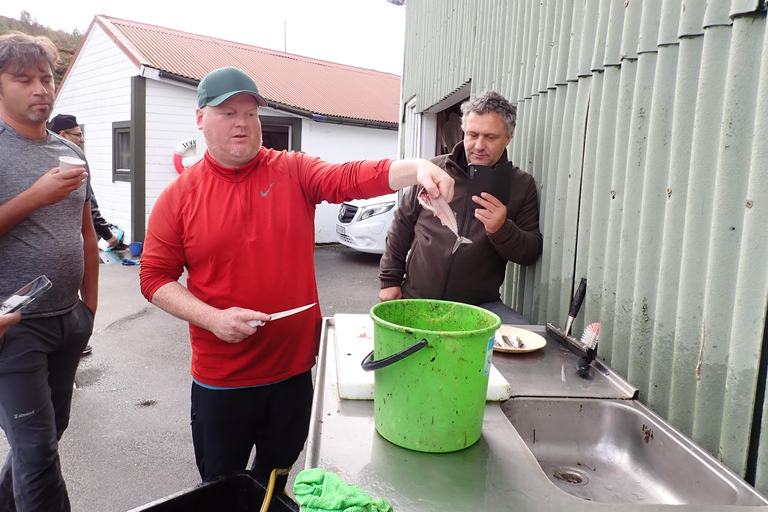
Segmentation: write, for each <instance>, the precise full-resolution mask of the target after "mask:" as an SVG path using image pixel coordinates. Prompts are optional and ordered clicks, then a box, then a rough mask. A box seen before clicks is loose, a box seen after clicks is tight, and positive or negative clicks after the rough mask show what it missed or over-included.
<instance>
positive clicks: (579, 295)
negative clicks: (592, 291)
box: [568, 277, 587, 318]
mask: <svg viewBox="0 0 768 512" xmlns="http://www.w3.org/2000/svg"><path fill="white" fill-rule="evenodd" d="M586 294H587V278H586V277H582V278H581V283H580V284H579V288H578V289H577V290H576V294H575V295H574V296H573V300H572V301H571V309H570V310H569V311H568V316H569V317H571V318H576V315H578V314H579V310H580V309H581V304H582V303H583V302H584V296H585V295H586Z"/></svg>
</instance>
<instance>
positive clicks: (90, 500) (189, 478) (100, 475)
mask: <svg viewBox="0 0 768 512" xmlns="http://www.w3.org/2000/svg"><path fill="white" fill-rule="evenodd" d="M126 257H129V258H130V255H127V256H126ZM378 265H379V256H376V255H369V254H364V253H360V252H357V251H355V250H353V249H349V248H347V247H344V246H340V245H324V246H318V247H317V248H316V251H315V272H316V275H317V284H318V290H319V295H320V309H321V312H322V315H323V317H332V316H333V315H334V314H337V313H368V312H369V310H370V308H371V307H372V306H373V305H374V304H376V303H377V302H378V290H379V282H378V278H377V275H378ZM90 344H91V345H92V347H93V352H92V353H91V354H90V355H87V356H84V357H83V359H82V360H81V363H80V367H79V369H78V372H77V376H76V378H75V384H76V389H75V391H74V398H73V404H72V414H71V421H70V426H69V428H68V429H67V431H66V432H65V434H64V437H63V438H62V440H61V442H60V444H59V453H60V456H61V465H62V473H63V474H64V479H65V481H66V483H67V488H68V490H69V495H70V501H71V503H72V510H73V511H75V512H112V511H114V512H124V511H127V510H131V509H133V508H136V507H139V506H141V505H144V504H147V503H150V502H152V501H155V500H158V499H162V498H164V497H166V496H169V495H171V494H173V493H177V492H180V491H184V490H186V489H188V488H191V487H193V486H195V485H197V484H199V483H200V476H199V474H198V472H197V467H196V466H195V458H194V452H193V449H192V435H191V430H190V426H189V393H190V388H191V385H192V380H191V377H190V374H189V365H190V357H191V349H190V344H189V331H188V325H187V324H186V323H185V322H183V321H181V320H179V319H177V318H174V317H172V316H170V315H168V314H167V313H165V312H164V311H162V310H160V309H158V308H157V307H155V306H153V305H152V304H150V303H148V302H147V301H146V300H145V299H144V297H143V296H142V295H141V293H140V291H139V266H126V265H120V264H109V265H107V264H103V265H101V266H100V275H99V309H98V311H97V315H96V321H95V327H94V334H93V336H92V337H91V342H90ZM7 452H8V445H7V443H6V441H5V436H4V435H2V434H0V456H1V457H2V459H3V460H4V459H5V456H6V455H7ZM303 467H304V457H303V455H302V457H301V458H300V459H299V461H297V463H296V464H295V465H294V469H293V471H292V472H291V475H290V478H289V483H288V489H289V490H292V489H293V480H294V479H295V476H296V474H297V473H298V472H299V471H301V470H302V469H303Z"/></svg>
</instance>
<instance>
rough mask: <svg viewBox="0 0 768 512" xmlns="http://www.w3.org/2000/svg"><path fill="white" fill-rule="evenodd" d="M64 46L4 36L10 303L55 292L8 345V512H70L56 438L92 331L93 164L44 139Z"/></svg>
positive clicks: (4, 287)
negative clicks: (23, 292) (74, 163)
mask: <svg viewBox="0 0 768 512" xmlns="http://www.w3.org/2000/svg"><path fill="white" fill-rule="evenodd" d="M57 60H58V53H57V51H56V47H55V45H53V43H51V41H50V40H48V39H47V38H44V37H31V36H27V35H23V34H8V35H4V36H0V155H2V158H0V183H2V186H0V297H6V296H9V295H11V294H13V293H14V292H15V291H16V290H18V289H19V288H21V287H22V286H24V285H25V284H26V283H28V282H29V281H32V280H33V279H34V278H36V277H37V276H39V275H41V274H44V275H46V276H47V277H48V279H50V280H51V282H52V283H53V286H52V288H51V289H50V290H49V291H47V292H46V293H44V294H43V295H41V296H40V297H38V298H37V299H36V300H35V301H34V302H32V303H31V304H29V305H28V306H26V307H25V308H24V309H22V314H21V321H20V322H19V323H17V324H15V325H11V326H10V327H8V330H7V332H5V333H4V334H3V335H2V337H0V427H2V428H3V430H4V431H5V434H6V437H7V439H8V444H9V445H10V453H9V454H8V458H7V459H6V461H5V465H4V466H3V468H2V470H0V510H16V511H19V512H20V511H38V510H46V511H69V510H70V505H69V497H68V496H67V490H66V485H65V484H64V480H63V478H62V476H61V469H60V462H59V454H58V440H59V439H60V438H61V436H62V434H63V433H64V430H65V429H66V428H67V424H68V423H69V411H70V406H71V403H72V391H73V383H74V379H75V372H76V371H77V364H78V362H79V360H80V355H81V354H82V351H83V348H85V346H86V344H87V343H88V339H89V338H90V336H91V332H92V330H93V318H94V314H95V312H96V306H97V298H98V268H99V253H98V246H97V244H96V233H95V232H94V229H93V222H92V221H91V210H90V184H89V183H88V180H89V178H88V173H87V171H86V168H87V164H86V165H85V166H84V167H76V168H74V169H70V170H66V171H60V170H59V157H62V156H69V157H74V158H79V159H81V160H83V161H84V160H85V155H83V153H82V152H81V151H80V149H78V148H77V147H76V146H75V145H74V144H72V143H70V142H69V141H65V140H64V139H62V138H61V137H59V136H57V135H53V134H51V133H50V132H48V131H47V130H46V129H45V122H46V120H47V119H48V116H50V114H51V109H52V107H53V98H54V89H55V87H54V81H53V69H54V67H55V63H56V61H57Z"/></svg>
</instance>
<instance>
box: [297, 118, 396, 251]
mask: <svg viewBox="0 0 768 512" xmlns="http://www.w3.org/2000/svg"><path fill="white" fill-rule="evenodd" d="M397 139H398V135H397V131H395V130H379V129H374V128H362V127H358V126H350V125H339V124H331V123H318V122H316V121H312V120H310V119H305V120H304V122H303V123H302V148H301V149H302V151H303V152H305V153H307V154H309V155H312V156H317V157H319V158H321V159H323V160H326V161H328V162H334V163H342V162H350V161H353V160H376V159H380V158H397ZM338 214H339V205H336V204H329V203H327V202H325V201H324V202H323V203H322V204H320V205H318V206H317V210H316V214H315V242H317V243H329V242H337V239H336V217H337V215H338Z"/></svg>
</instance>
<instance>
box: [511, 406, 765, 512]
mask: <svg viewBox="0 0 768 512" xmlns="http://www.w3.org/2000/svg"><path fill="white" fill-rule="evenodd" d="M501 407H502V409H503V410H504V413H505V414H506V416H507V418H509V420H510V421H511V422H512V425H513V426H514V427H515V429H516V430H517V432H518V433H519V434H520V436H521V437H522V438H523V440H524V441H525V443H526V444H527V446H528V448H529V449H530V450H531V452H532V453H533V455H534V457H535V458H536V460H537V461H538V462H539V465H540V466H541V469H542V470H543V471H544V473H546V475H547V476H548V477H549V479H550V480H551V481H552V482H553V483H554V484H555V485H556V486H557V487H559V488H560V489H562V490H563V491H565V492H567V493H569V494H572V495H573V496H577V497H579V498H583V499H585V500H591V501H596V502H603V503H653V504H661V503H664V504H701V505H704V504H706V505H756V506H761V505H762V506H768V500H766V499H765V498H764V497H763V496H761V495H760V494H759V493H758V492H757V491H755V489H754V488H753V487H751V486H750V485H749V484H747V483H746V482H745V481H744V480H742V479H741V478H740V477H739V476H738V475H736V474H735V473H733V472H732V471H731V470H730V469H728V468H727V467H725V466H724V465H723V464H721V463H720V462H719V461H717V460H716V459H715V458H714V457H712V456H711V455H709V454H708V453H707V452H705V451H704V450H703V449H701V448H700V447H699V446H698V445H696V444H695V443H693V442H692V441H691V440H690V439H688V438H687V437H686V436H684V435H683V434H682V433H680V432H678V431H677V430H676V429H675V428H674V427H672V426H671V425H670V424H669V423H667V422H666V421H665V420H664V419H663V418H661V417H660V416H658V415H657V414H655V413H654V412H653V411H651V410H650V409H649V408H647V407H645V406H644V405H642V404H641V403H640V402H638V401H637V400H604V399H589V398H587V399H585V398H528V397H520V398H513V399H511V400H508V401H506V402H504V403H502V405H501Z"/></svg>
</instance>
